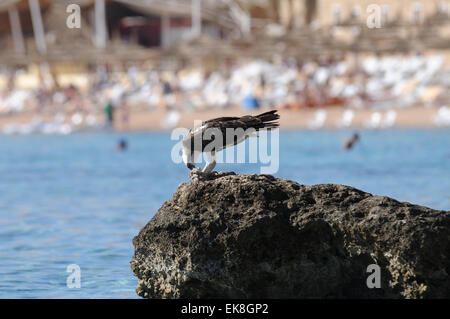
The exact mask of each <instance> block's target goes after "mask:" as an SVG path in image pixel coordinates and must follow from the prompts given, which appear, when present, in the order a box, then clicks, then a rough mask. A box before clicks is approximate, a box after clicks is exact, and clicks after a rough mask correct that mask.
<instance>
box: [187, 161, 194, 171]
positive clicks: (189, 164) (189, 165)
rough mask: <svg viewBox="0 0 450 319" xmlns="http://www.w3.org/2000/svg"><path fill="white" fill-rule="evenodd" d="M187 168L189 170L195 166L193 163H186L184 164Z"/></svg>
mask: <svg viewBox="0 0 450 319" xmlns="http://www.w3.org/2000/svg"><path fill="white" fill-rule="evenodd" d="M186 166H187V168H189V169H190V170H191V171H192V170H193V169H194V168H195V165H194V164H192V163H187V164H186Z"/></svg>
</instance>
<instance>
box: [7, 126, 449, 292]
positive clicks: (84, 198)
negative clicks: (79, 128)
mask: <svg viewBox="0 0 450 319" xmlns="http://www.w3.org/2000/svg"><path fill="white" fill-rule="evenodd" d="M350 134H351V132H349V131H298V132H297V131H282V132H281V133H280V169H279V172H278V173H277V174H275V176H277V177H281V178H287V179H292V180H295V181H298V182H299V183H302V184H316V183H341V184H346V185H352V186H354V187H357V188H360V189H363V190H365V191H367V192H370V193H373V194H377V195H388V196H392V197H394V198H397V199H398V200H401V201H410V202H413V203H417V204H421V205H426V206H429V207H432V208H436V209H445V210H448V209H449V208H450V131H449V130H448V129H442V130H383V131H362V132H361V143H360V144H358V145H357V146H356V147H355V148H354V149H353V150H351V151H350V152H343V151H342V150H341V144H342V140H343V139H344V138H345V137H347V136H349V135H350ZM120 136H125V137H126V138H127V140H128V142H129V145H130V148H129V150H128V151H126V152H122V153H119V152H117V151H116V150H115V144H116V143H117V140H118V139H119V137H120ZM174 143H175V142H174V141H171V140H170V136H169V134H165V133H132V134H125V135H118V134H107V133H96V134H94V133H93V134H86V133H85V134H75V135H71V136H0V149H1V150H2V152H1V153H0V298H136V297H137V296H136V294H135V287H136V285H137V280H136V279H135V277H134V276H133V275H132V272H131V270H130V267H129V261H130V259H131V257H132V255H133V246H132V243H131V241H132V238H133V236H135V235H136V234H137V233H138V232H139V230H140V228H141V227H142V226H144V225H145V224H146V222H147V221H148V220H150V218H151V217H152V216H153V215H154V214H155V212H156V211H157V209H158V208H159V207H160V206H161V204H162V203H163V202H164V201H165V200H167V199H169V198H170V197H171V195H172V194H173V192H174V191H175V189H176V187H177V186H178V184H180V183H182V182H186V181H187V180H188V178H187V174H188V171H187V169H186V168H185V167H184V166H183V165H181V164H174V163H173V162H172V161H171V159H170V154H171V148H172V146H173V145H174ZM217 169H218V170H234V171H236V172H239V173H258V172H259V166H258V164H219V165H218V167H217ZM69 264H77V265H79V266H80V268H81V288H79V289H77V288H73V289H69V288H68V287H67V285H66V279H67V276H68V275H69V273H68V272H66V268H67V266H68V265H69Z"/></svg>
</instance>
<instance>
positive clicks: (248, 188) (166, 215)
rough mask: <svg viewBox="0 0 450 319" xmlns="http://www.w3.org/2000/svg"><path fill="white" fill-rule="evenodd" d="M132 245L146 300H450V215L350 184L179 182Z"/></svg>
mask: <svg viewBox="0 0 450 319" xmlns="http://www.w3.org/2000/svg"><path fill="white" fill-rule="evenodd" d="M133 243H134V246H135V255H134V257H133V259H132V261H131V268H132V270H133V272H134V274H135V275H136V276H137V278H138V279H139V283H138V287H137V290H136V291H137V293H138V294H139V295H140V296H142V297H146V298H200V297H204V298H283V297H286V298H304V297H312V298H343V297H352V298H355V297H356V298H372V297H376V298H379V297H381V298H449V297H450V279H449V276H448V274H449V273H450V259H449V256H450V245H449V243H450V212H448V211H437V210H433V209H429V208H426V207H421V206H417V205H412V204H409V203H401V202H398V201H396V200H394V199H391V198H388V197H382V196H372V195H371V194H368V193H365V192H363V191H360V190H358V189H355V188H352V187H348V186H342V185H334V184H323V185H314V186H305V185H300V184H297V183H296V182H293V181H288V180H282V179H277V178H274V177H272V176H266V175H235V174H234V173H219V174H217V175H216V177H215V178H213V179H212V180H208V181H196V182H190V183H185V184H181V185H180V186H179V187H178V189H177V191H176V192H175V194H174V195H173V197H172V198H171V199H170V200H168V201H167V202H165V203H164V205H163V206H162V207H161V208H160V209H159V211H158V213H157V214H156V215H155V216H154V217H153V218H152V219H151V221H150V222H149V223H148V224H147V225H146V226H145V227H144V228H143V229H142V230H141V231H140V233H139V235H138V236H136V237H135V238H134V239H133ZM370 264H377V265H379V266H380V269H381V288H373V289H369V288H368V286H367V284H366V281H367V278H368V277H369V276H370V275H371V272H369V273H368V272H367V267H368V266H369V265H370ZM371 282H372V280H371Z"/></svg>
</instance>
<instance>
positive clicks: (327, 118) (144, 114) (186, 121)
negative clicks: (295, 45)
mask: <svg viewBox="0 0 450 319" xmlns="http://www.w3.org/2000/svg"><path fill="white" fill-rule="evenodd" d="M348 110H350V109H348V108H345V107H340V106H333V107H328V108H320V109H317V108H315V109H314V108H305V109H300V110H280V111H279V113H280V126H281V128H283V129H309V128H326V129H333V128H342V127H350V128H362V127H373V128H375V127H399V128H431V127H436V126H437V125H436V123H435V118H436V116H437V114H438V110H439V108H435V107H410V108H404V109H390V110H368V109H351V110H352V111H353V112H350V113H352V114H353V115H352V119H351V123H350V124H349V125H344V124H343V123H342V119H343V116H344V114H345V112H346V111H347V112H348ZM392 110H394V112H395V113H394V112H392ZM263 111H264V110H256V111H252V112H249V111H247V110H244V109H242V108H240V107H232V108H226V109H208V110H202V111H191V112H189V111H180V112H178V111H177V112H175V116H174V114H172V116H173V117H174V118H175V119H172V121H167V120H168V119H169V118H170V117H171V116H170V112H167V111H165V110H163V109H156V110H154V111H146V110H134V111H133V112H131V113H130V114H129V117H128V121H124V120H123V119H122V116H121V111H120V110H117V111H116V121H115V123H114V128H115V129H116V130H118V131H167V130H171V129H173V128H175V127H193V125H194V121H196V120H207V119H211V118H215V117H221V116H242V115H245V114H252V115H255V114H258V113H261V112H263ZM388 112H391V116H393V114H395V115H394V117H395V120H394V122H393V123H392V122H391V123H388V121H387V118H388ZM318 113H322V114H321V115H318ZM375 113H378V115H374V114H375ZM71 115H72V114H69V115H68V116H67V115H66V120H65V122H67V123H69V124H71V122H70V119H71ZM86 115H87V114H86ZM95 117H96V119H97V123H103V122H105V116H104V114H102V113H98V114H95ZM54 118H55V114H39V115H38V114H35V113H18V114H12V115H3V116H0V130H3V128H4V127H5V126H7V125H9V124H27V123H32V122H33V121H36V120H37V119H39V120H40V121H53V120H54ZM373 118H375V119H373ZM377 118H378V119H379V120H377ZM371 119H372V122H371ZM371 123H372V125H371ZM377 123H378V124H377ZM347 124H348V123H347ZM374 124H375V125H374ZM79 128H84V125H83V124H80V125H79Z"/></svg>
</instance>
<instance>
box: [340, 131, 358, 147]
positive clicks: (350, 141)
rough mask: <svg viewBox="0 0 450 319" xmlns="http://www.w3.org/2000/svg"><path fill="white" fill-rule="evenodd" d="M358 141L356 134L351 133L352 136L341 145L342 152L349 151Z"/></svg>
mask: <svg viewBox="0 0 450 319" xmlns="http://www.w3.org/2000/svg"><path fill="white" fill-rule="evenodd" d="M358 141H359V135H358V133H353V136H352V137H350V138H347V139H346V140H345V141H344V144H343V145H342V148H343V149H344V151H348V150H350V149H351V148H352V147H353V146H355V144H356V143H357V142H358Z"/></svg>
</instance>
